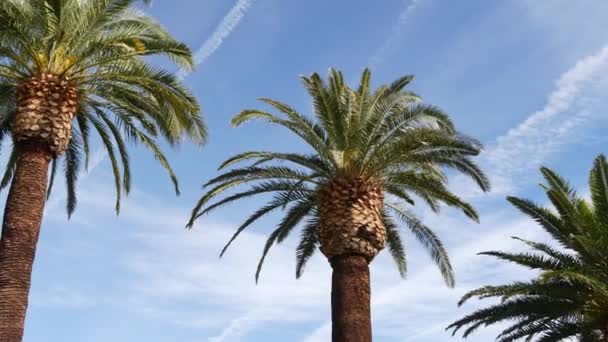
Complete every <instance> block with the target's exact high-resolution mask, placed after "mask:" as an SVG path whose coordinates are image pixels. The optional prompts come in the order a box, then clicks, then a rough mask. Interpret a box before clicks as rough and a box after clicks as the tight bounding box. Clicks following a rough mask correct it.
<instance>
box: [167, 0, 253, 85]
mask: <svg viewBox="0 0 608 342" xmlns="http://www.w3.org/2000/svg"><path fill="white" fill-rule="evenodd" d="M254 2H255V0H238V1H237V2H236V4H235V5H234V6H233V7H232V9H230V11H229V12H228V14H226V16H224V18H223V19H222V21H221V22H220V24H219V25H218V26H217V27H216V28H215V31H213V33H212V34H211V37H209V39H207V40H206V41H205V42H204V43H203V45H202V46H201V47H200V48H199V49H198V50H197V51H196V53H195V54H194V64H195V65H197V66H198V65H200V64H201V63H203V62H204V61H205V60H206V59H207V58H209V57H210V56H211V55H212V54H213V53H214V52H215V51H217V49H219V48H220V46H221V45H222V43H224V40H225V39H226V38H227V37H228V36H229V35H230V33H232V31H233V30H234V29H235V28H236V27H237V26H238V25H239V23H240V22H241V20H242V19H243V17H245V15H246V14H247V12H248V11H249V8H251V6H252V5H253V3H254ZM187 74H188V73H187V72H186V71H184V70H180V71H179V72H178V74H177V76H178V77H179V78H184V77H186V75H187Z"/></svg>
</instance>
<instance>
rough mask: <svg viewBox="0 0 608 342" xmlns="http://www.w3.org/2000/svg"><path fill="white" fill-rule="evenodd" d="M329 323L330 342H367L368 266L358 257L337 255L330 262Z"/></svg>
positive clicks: (366, 262) (368, 330)
mask: <svg viewBox="0 0 608 342" xmlns="http://www.w3.org/2000/svg"><path fill="white" fill-rule="evenodd" d="M331 267H332V268H333V274H332V282H331V286H332V288H331V320H332V341H333V342H370V341H371V340H372V323H371V312H370V279H369V265H368V261H367V259H366V258H365V257H363V256H360V255H341V256H337V257H334V258H333V259H332V261H331Z"/></svg>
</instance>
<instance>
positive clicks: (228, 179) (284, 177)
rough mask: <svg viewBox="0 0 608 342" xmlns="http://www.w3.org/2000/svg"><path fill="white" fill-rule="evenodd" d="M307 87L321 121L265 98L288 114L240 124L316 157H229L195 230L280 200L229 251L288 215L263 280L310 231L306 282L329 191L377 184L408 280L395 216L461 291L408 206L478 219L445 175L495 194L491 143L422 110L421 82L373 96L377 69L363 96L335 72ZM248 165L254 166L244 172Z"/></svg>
mask: <svg viewBox="0 0 608 342" xmlns="http://www.w3.org/2000/svg"><path fill="white" fill-rule="evenodd" d="M301 79H302V83H303V85H304V87H305V89H306V90H307V92H308V94H309V95H310V97H311V98H312V101H313V104H314V113H313V115H312V117H311V116H306V115H303V114H301V113H299V112H298V111H297V110H296V109H294V108H292V107H291V106H289V105H287V104H285V103H282V102H280V101H276V100H272V99H267V98H262V99H261V101H262V102H264V103H265V104H267V105H269V106H270V107H271V108H273V109H274V110H275V111H277V112H279V113H280V114H279V115H276V114H273V113H271V112H268V111H264V110H258V109H246V110H243V111H242V112H241V113H239V114H238V115H236V116H235V117H234V118H233V119H232V124H233V125H234V126H239V125H241V124H243V123H245V122H247V121H250V120H252V119H261V120H265V121H267V122H269V123H271V124H275V125H278V126H280V127H282V128H285V129H287V130H289V131H290V132H291V133H292V134H294V135H296V136H298V137H299V138H300V139H301V140H302V141H304V142H305V143H306V145H308V146H309V147H310V148H311V150H312V151H311V152H310V153H279V152H272V151H249V152H244V153H241V154H238V155H235V156H233V157H231V158H229V159H228V160H226V161H225V162H224V163H222V164H221V166H220V168H219V169H220V170H221V171H222V173H221V174H220V175H219V176H217V177H215V178H213V179H211V180H209V181H208V182H207V183H206V184H205V187H206V188H207V191H206V192H205V194H204V195H203V196H202V197H201V199H200V200H199V201H198V203H197V204H196V206H195V208H194V209H193V211H192V216H191V219H190V221H189V222H188V224H187V226H188V227H192V225H193V224H194V221H195V220H196V219H197V218H199V217H200V216H202V215H204V214H206V213H209V212H210V211H212V210H214V209H216V208H219V207H222V206H223V205H226V204H229V203H231V202H233V201H236V200H239V199H243V198H246V197H250V196H255V195H258V194H263V193H272V194H274V197H273V199H272V200H271V201H270V202H269V203H268V204H267V205H265V206H263V207H261V208H260V209H259V210H257V211H256V212H254V213H253V214H252V215H251V216H250V217H249V218H248V219H247V220H246V221H245V222H244V223H243V224H242V225H241V226H240V227H239V228H238V229H237V232H236V233H235V234H234V236H233V237H232V239H231V240H230V242H229V243H228V245H230V243H231V242H232V241H233V240H234V239H235V238H236V237H237V236H238V235H239V234H240V233H241V232H242V231H243V230H244V229H246V228H247V227H249V226H250V225H251V224H252V223H253V222H255V221H256V220H258V219H259V218H260V217H262V216H264V215H266V214H268V213H270V212H272V211H274V210H276V209H281V210H285V214H284V217H283V220H282V221H281V222H280V224H279V226H278V228H277V229H276V230H275V231H274V232H273V233H272V234H271V236H270V238H269V240H268V242H267V244H266V246H265V248H264V253H263V256H262V259H261V261H260V264H259V267H258V274H259V270H260V268H261V266H262V263H263V260H264V258H265V256H266V253H267V252H268V250H269V249H270V247H271V246H272V245H273V244H274V243H275V242H282V241H283V240H284V239H285V238H286V237H287V236H288V235H289V233H290V232H292V231H293V230H294V228H295V227H296V226H298V225H299V224H300V223H301V222H304V227H303V233H302V237H301V240H300V245H299V246H298V249H297V259H298V261H297V276H298V277H299V276H300V275H301V273H302V271H303V267H304V264H305V263H306V261H307V260H308V259H309V258H310V256H311V255H312V254H313V253H314V251H315V250H316V247H317V245H318V241H317V237H316V226H317V223H318V210H317V209H318V208H317V205H318V203H317V191H318V189H319V187H322V186H323V185H325V184H327V183H328V182H331V181H338V182H351V181H357V182H363V183H373V184H377V185H378V186H380V187H381V188H382V189H383V191H384V192H385V193H387V194H389V195H390V201H386V204H385V207H384V209H383V213H384V214H383V217H384V224H385V226H387V234H388V244H389V249H390V251H391V254H392V255H393V257H394V258H395V260H396V261H397V264H398V267H399V270H400V272H401V273H402V274H405V255H404V249H403V246H402V245H401V241H400V238H399V234H398V231H397V225H396V223H394V222H393V217H397V218H398V219H400V220H401V221H403V222H405V223H406V226H408V227H409V228H410V230H412V231H413V232H414V234H415V236H416V237H417V238H418V239H419V240H420V241H421V242H422V243H423V244H424V245H425V246H426V247H427V248H428V249H429V251H430V253H431V255H432V257H433V259H434V260H435V261H436V262H437V263H438V265H439V266H440V268H441V270H442V273H443V274H444V276H445V277H446V281H447V282H448V284H450V285H451V284H453V278H452V271H451V266H450V265H449V261H448V260H447V254H446V253H445V250H444V248H443V246H442V245H441V243H440V241H439V239H438V238H437V237H436V236H435V235H434V233H433V232H432V231H431V230H430V229H429V228H428V227H426V226H425V225H424V224H422V222H421V221H420V220H418V219H417V218H416V217H415V216H414V214H413V213H411V212H410V211H409V210H407V209H405V208H404V206H403V205H404V204H406V205H407V204H414V199H413V195H416V196H418V197H420V198H421V199H422V200H423V201H424V202H426V203H427V204H428V205H429V206H430V207H431V208H432V209H433V210H435V211H437V210H438V209H439V204H440V203H444V204H447V205H449V206H453V207H456V208H459V209H461V210H462V211H463V212H464V213H465V214H466V215H467V216H468V217H470V218H472V219H474V220H477V219H478V216H477V213H476V211H475V209H474V208H473V207H472V206H471V205H470V204H468V203H466V202H464V201H463V200H461V199H460V198H458V196H456V195H454V194H452V193H451V192H450V191H449V190H448V188H447V176H446V174H445V173H444V171H443V167H448V168H453V169H456V170H457V171H459V172H462V173H464V174H465V175H467V176H469V177H471V178H472V179H473V180H475V182H476V183H477V184H478V185H479V186H480V187H481V189H483V190H484V191H487V190H489V182H488V180H487V178H486V176H485V175H484V173H483V172H482V171H481V170H480V169H479V167H478V166H477V165H476V164H475V163H474V162H473V161H472V160H471V157H473V156H476V155H478V154H479V153H480V150H481V144H480V143H479V142H477V141H476V140H475V139H472V138H470V137H467V136H465V135H463V134H460V133H458V132H457V131H456V129H455V128H454V124H453V123H452V121H451V120H450V118H449V117H448V115H447V114H446V113H444V112H443V111H442V110H440V109H439V108H437V107H434V106H431V105H426V104H422V103H421V99H420V97H419V96H418V95H416V94H414V93H412V92H411V91H408V90H406V89H405V88H406V86H407V85H408V84H409V83H410V82H411V81H412V79H413V77H412V76H404V77H400V78H398V79H397V80H395V81H394V82H392V83H391V84H388V85H381V86H379V87H378V88H376V89H372V88H371V72H370V70H369V69H365V70H364V71H363V73H362V75H361V78H360V82H359V85H358V87H357V88H356V89H352V88H350V87H349V86H348V85H346V84H345V82H344V78H343V75H342V73H341V72H340V71H337V70H334V69H330V71H329V76H328V78H327V80H324V79H323V78H322V77H321V76H320V75H319V74H317V73H314V74H312V75H310V76H304V77H301ZM239 163H249V165H248V166H244V167H234V166H235V165H237V164H239ZM231 167H233V168H231ZM230 168H231V169H230ZM240 185H248V186H249V188H248V189H246V190H245V191H242V192H237V193H236V194H232V195H229V196H227V197H225V198H223V199H221V200H218V201H217V202H215V203H211V200H212V199H214V198H215V197H216V196H218V195H220V194H223V193H224V192H226V191H228V190H230V189H232V188H234V187H237V186H240ZM228 245H226V247H225V248H224V250H223V251H222V254H223V253H224V252H225V251H226V248H227V247H228ZM256 278H257V275H256Z"/></svg>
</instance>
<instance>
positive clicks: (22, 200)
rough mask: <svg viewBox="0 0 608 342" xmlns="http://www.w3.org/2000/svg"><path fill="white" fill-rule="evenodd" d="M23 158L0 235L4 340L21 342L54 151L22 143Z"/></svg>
mask: <svg viewBox="0 0 608 342" xmlns="http://www.w3.org/2000/svg"><path fill="white" fill-rule="evenodd" d="M17 148H19V150H20V158H19V161H18V162H17V167H16V170H15V175H14V178H13V182H12V184H11V188H10V192H9V194H8V198H7V200H6V207H5V209H4V222H3V224H2V237H1V238H0V342H20V341H21V340H22V337H23V328H24V322H25V312H26V309H27V303H28V293H29V290H30V283H31V276H32V265H33V263H34V256H35V254H36V244H37V242H38V235H39V233H40V224H41V222H42V214H43V211H44V202H45V195H46V187H47V175H48V166H49V162H50V160H51V151H50V150H49V149H48V148H47V147H44V145H42V144H35V143H18V144H17Z"/></svg>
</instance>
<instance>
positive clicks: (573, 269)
mask: <svg viewBox="0 0 608 342" xmlns="http://www.w3.org/2000/svg"><path fill="white" fill-rule="evenodd" d="M541 173H542V175H543V177H544V179H545V181H546V184H544V185H541V186H542V188H543V189H544V190H545V192H546V195H547V197H548V198H549V201H550V203H551V204H552V206H553V208H552V209H547V208H543V207H541V206H539V205H537V204H535V203H533V202H532V201H529V200H525V199H520V198H517V197H508V200H509V202H511V204H513V205H514V206H515V207H516V208H517V209H519V210H520V211H521V212H523V213H524V214H526V215H528V216H530V217H531V218H532V219H534V221H536V222H537V223H538V224H539V225H540V226H541V227H542V228H543V230H545V231H546V232H547V233H549V235H550V236H551V237H552V239H553V240H554V242H556V243H557V244H558V245H559V247H556V246H553V245H552V244H548V243H540V242H532V241H527V240H524V239H519V238H516V239H518V240H521V241H523V242H524V243H525V244H526V245H527V246H528V247H530V249H531V250H532V252H531V253H507V252H499V251H490V252H484V253H481V254H483V255H490V256H493V257H496V258H498V259H500V260H505V261H509V262H513V263H516V264H518V265H521V266H524V267H527V268H529V269H532V270H538V271H540V274H539V276H538V277H536V278H534V279H532V280H530V281H528V282H514V283H510V284H506V285H498V286H485V287H482V288H479V289H476V290H473V291H471V292H469V293H468V294H466V295H465V296H464V297H463V298H462V299H461V301H460V303H459V305H462V304H464V303H465V302H466V301H468V300H469V299H471V298H474V297H478V298H480V299H482V298H492V297H497V298H500V299H501V302H500V303H499V304H496V305H493V306H490V307H487V308H483V309H480V310H478V311H475V312H473V313H472V314H470V315H467V316H465V317H464V318H462V319H460V320H458V321H456V322H454V323H452V324H451V325H450V326H449V327H448V329H453V333H456V332H457V331H458V330H459V329H461V328H465V327H466V329H465V330H464V336H468V335H469V334H471V333H473V332H474V331H475V330H476V329H477V328H479V327H480V326H482V325H486V326H487V325H490V324H495V323H499V322H504V321H511V322H513V324H512V325H511V326H509V327H507V329H505V330H504V331H503V332H502V333H501V334H500V335H499V336H498V338H497V340H498V341H502V342H508V341H516V340H519V339H524V338H527V340H532V339H533V338H538V339H537V341H544V342H549V341H563V340H567V339H568V338H574V337H578V338H579V339H580V341H604V340H605V339H606V338H608V316H607V315H606V312H608V271H607V270H608V248H607V246H608V162H607V161H606V158H605V157H604V156H603V155H600V156H598V157H597V158H596V159H595V162H594V165H593V168H592V170H591V172H590V176H589V188H590V193H591V199H590V201H587V200H585V199H583V198H582V197H580V196H579V195H577V193H576V191H575V190H574V188H572V186H571V185H570V184H568V182H567V181H566V180H565V179H564V178H562V177H561V176H559V175H558V174H557V173H555V172H554V171H552V170H551V169H549V168H546V167H543V168H541Z"/></svg>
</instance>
